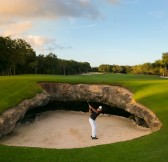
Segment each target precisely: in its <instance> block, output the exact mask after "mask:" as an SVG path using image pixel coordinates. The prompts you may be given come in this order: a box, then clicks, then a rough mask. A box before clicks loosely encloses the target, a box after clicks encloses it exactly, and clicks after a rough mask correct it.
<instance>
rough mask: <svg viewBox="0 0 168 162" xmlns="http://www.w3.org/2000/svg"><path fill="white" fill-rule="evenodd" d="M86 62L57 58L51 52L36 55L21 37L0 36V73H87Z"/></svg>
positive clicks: (87, 64)
mask: <svg viewBox="0 0 168 162" xmlns="http://www.w3.org/2000/svg"><path fill="white" fill-rule="evenodd" d="M90 69H91V66H90V64H89V63H88V62H77V61H74V60H64V59H60V58H57V56H56V55H55V54H53V53H49V54H47V55H44V54H40V55H36V52H35V51H34V50H33V48H32V47H31V45H30V44H29V43H28V42H26V41H25V40H23V39H11V37H2V36H0V75H16V74H57V75H72V74H81V73H87V72H88V71H90Z"/></svg>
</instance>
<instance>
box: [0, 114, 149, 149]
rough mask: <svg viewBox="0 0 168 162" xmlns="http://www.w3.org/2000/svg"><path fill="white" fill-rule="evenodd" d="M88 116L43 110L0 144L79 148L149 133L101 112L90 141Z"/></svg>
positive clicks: (121, 119) (122, 119) (128, 122)
mask: <svg viewBox="0 0 168 162" xmlns="http://www.w3.org/2000/svg"><path fill="white" fill-rule="evenodd" d="M88 118H89V113H83V112H75V111H50V112H44V113H41V114H40V116H39V117H38V119H37V120H36V122H34V123H32V124H28V125H26V124H19V125H18V126H17V127H16V128H15V130H14V131H13V133H12V134H10V135H8V136H6V137H3V138H2V139H1V140H0V143H1V144H4V145H10V146H28V147H43V148H80V147H89V146H95V145H101V144H109V143H114V142H119V141H126V140H131V139H134V138H138V137H140V136H144V135H147V134H149V133H151V132H150V130H149V129H147V128H143V127H139V126H137V125H136V124H135V123H134V122H133V121H131V120H129V119H127V118H123V117H119V116H114V115H100V116H99V117H98V118H97V136H98V138H99V139H98V140H92V139H91V137H90V135H91V127H90V124H89V121H88Z"/></svg>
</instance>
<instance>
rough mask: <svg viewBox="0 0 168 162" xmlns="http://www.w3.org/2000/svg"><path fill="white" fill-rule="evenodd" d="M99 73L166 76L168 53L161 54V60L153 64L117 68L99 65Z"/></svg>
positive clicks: (167, 72)
mask: <svg viewBox="0 0 168 162" xmlns="http://www.w3.org/2000/svg"><path fill="white" fill-rule="evenodd" d="M98 70H99V71H100V72H110V73H124V74H128V73H131V74H150V75H162V76H167V75H168V53H163V54H162V59H161V60H156V61H155V62H154V63H144V64H141V65H135V66H119V65H108V64H103V65H100V66H99V68H98Z"/></svg>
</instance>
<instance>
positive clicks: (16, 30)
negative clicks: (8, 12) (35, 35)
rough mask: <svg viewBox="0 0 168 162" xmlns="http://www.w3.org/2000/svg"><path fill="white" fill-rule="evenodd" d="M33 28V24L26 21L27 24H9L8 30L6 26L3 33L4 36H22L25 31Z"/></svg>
mask: <svg viewBox="0 0 168 162" xmlns="http://www.w3.org/2000/svg"><path fill="white" fill-rule="evenodd" d="M31 27H32V23H31V22H29V21H25V22H19V23H16V24H13V23H12V24H9V25H8V26H7V28H6V26H5V27H4V31H3V32H2V35H3V36H10V35H13V36H17V35H20V34H22V33H24V32H25V31H27V30H29V29H30V28H31Z"/></svg>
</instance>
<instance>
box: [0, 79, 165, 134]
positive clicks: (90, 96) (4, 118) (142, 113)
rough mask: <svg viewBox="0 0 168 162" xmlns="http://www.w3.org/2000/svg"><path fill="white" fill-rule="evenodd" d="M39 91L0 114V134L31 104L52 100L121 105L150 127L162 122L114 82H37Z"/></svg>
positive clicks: (34, 105)
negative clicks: (40, 89) (110, 83)
mask: <svg viewBox="0 0 168 162" xmlns="http://www.w3.org/2000/svg"><path fill="white" fill-rule="evenodd" d="M39 84H40V86H41V87H42V88H43V90H44V91H43V92H42V93H40V94H37V95H36V96H35V97H34V98H32V99H29V100H25V101H23V102H22V103H20V104H19V105H18V106H16V107H14V108H12V109H9V110H7V111H6V112H4V113H3V114H2V115H1V116H0V136H3V135H6V134H8V133H10V132H11V131H12V130H13V129H14V128H15V125H16V123H17V121H18V120H20V119H22V118H23V117H24V115H25V113H26V112H27V111H28V110H29V109H32V108H36V107H39V106H44V105H47V103H49V102H52V101H65V102H66V101H90V102H98V103H102V104H107V105H109V106H112V107H118V108H122V109H124V110H125V111H127V112H129V113H131V114H132V115H133V116H134V117H135V118H134V119H136V120H135V121H136V122H138V121H139V120H137V119H143V120H144V121H145V122H146V124H147V125H148V126H149V128H150V129H151V130H152V131H157V130H159V129H160V128H161V126H162V124H161V122H160V121H159V119H158V118H157V117H156V115H155V114H154V113H153V112H152V111H151V110H149V109H148V108H146V107H145V106H143V105H140V104H138V103H136V102H135V101H134V100H133V94H132V93H131V92H130V91H128V90H126V89H124V88H122V87H118V86H109V85H92V84H77V85H72V84H65V83H47V82H46V83H39Z"/></svg>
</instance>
